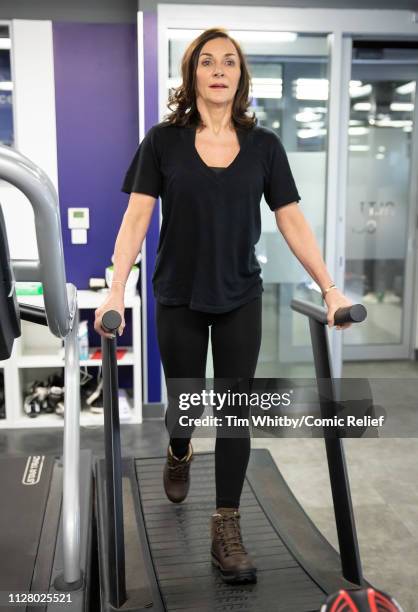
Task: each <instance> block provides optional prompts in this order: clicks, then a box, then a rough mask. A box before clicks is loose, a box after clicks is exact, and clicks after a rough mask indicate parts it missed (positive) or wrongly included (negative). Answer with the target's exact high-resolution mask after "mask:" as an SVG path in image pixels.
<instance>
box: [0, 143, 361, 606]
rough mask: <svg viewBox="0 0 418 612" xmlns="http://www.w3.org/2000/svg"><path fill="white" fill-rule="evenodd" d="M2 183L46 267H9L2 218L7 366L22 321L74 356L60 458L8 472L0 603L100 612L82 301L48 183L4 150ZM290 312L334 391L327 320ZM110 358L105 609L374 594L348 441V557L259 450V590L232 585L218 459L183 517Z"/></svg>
mask: <svg viewBox="0 0 418 612" xmlns="http://www.w3.org/2000/svg"><path fill="white" fill-rule="evenodd" d="M0 179H3V180H6V181H8V182H9V183H11V184H13V185H15V186H16V187H17V188H18V189H20V190H21V191H22V192H23V193H24V194H25V195H26V196H27V197H28V199H29V201H30V203H31V204H32V206H33V209H34V213H35V225H36V235H37V244H38V251H39V261H16V260H14V261H12V260H10V254H9V250H8V243H7V235H6V229H5V223H4V218H3V215H2V212H1V206H0V359H8V358H9V357H10V355H11V354H12V351H13V342H14V340H15V339H16V338H17V337H19V336H20V334H21V327H20V322H21V320H27V321H32V322H34V323H38V324H41V325H48V326H49V328H50V330H51V331H52V333H54V334H55V335H56V336H57V337H59V338H61V339H62V340H63V341H64V344H65V391H66V392H65V410H64V418H65V424H64V449H63V455H62V456H58V457H55V456H51V457H49V456H48V455H46V454H45V455H37V456H28V457H25V456H24V457H21V456H17V457H9V456H6V457H3V458H1V459H0V491H1V493H2V503H1V505H0V521H1V525H2V530H1V532H0V552H1V559H2V560H1V561H0V563H1V565H0V595H1V597H3V598H4V596H5V595H7V594H10V595H14V596H15V595H17V594H20V595H26V594H27V593H29V592H31V594H33V595H35V594H43V595H45V594H48V595H49V596H50V597H49V599H46V600H45V599H44V600H43V601H44V604H43V606H39V603H40V601H41V600H40V599H39V598H38V599H34V598H32V599H29V598H26V599H19V600H17V599H14V600H8V601H0V605H7V603H11V601H13V603H14V604H15V603H16V602H17V603H21V604H22V605H21V606H20V608H18V609H22V610H31V611H32V612H33V611H34V610H35V605H36V610H38V609H40V610H42V609H44V610H48V612H58V610H61V609H62V606H63V605H65V606H66V607H67V609H69V610H84V611H87V610H88V609H92V610H93V609H94V608H92V607H91V606H90V589H92V588H93V584H91V581H90V576H91V557H92V539H93V533H92V531H93V530H92V521H91V519H92V495H93V494H92V457H91V453H89V452H80V439H79V435H80V433H79V412H80V388H79V358H78V357H79V356H78V343H77V328H78V308H77V295H76V289H75V287H74V286H73V285H71V284H67V283H66V280H65V268H64V258H63V247H62V237H61V223H60V215H59V206H58V200H57V196H56V192H55V189H54V187H53V186H52V184H51V183H50V181H49V179H48V177H46V176H45V174H44V173H42V172H41V171H40V170H39V168H37V167H36V166H35V165H34V164H32V162H30V161H29V160H28V159H26V158H24V157H23V156H21V155H19V154H18V153H17V152H15V151H13V150H12V149H8V148H7V147H0ZM16 280H17V281H23V280H24V281H34V280H41V282H42V284H43V291H44V308H39V307H34V306H31V305H28V304H21V303H19V302H18V300H17V298H16V292H15V281H16ZM291 307H292V309H293V310H295V311H297V312H299V313H301V314H302V315H304V316H307V317H308V318H309V325H310V332H311V340H312V345H313V351H314V362H315V371H316V377H317V381H318V384H319V381H323V380H327V381H332V370H331V364H330V359H329V347H328V338H327V334H326V323H327V317H326V310H325V309H324V308H322V307H321V306H318V305H315V304H312V303H309V302H306V301H303V300H297V299H295V300H293V301H292V304H291ZM365 315H366V312H365V309H364V307H363V306H361V305H358V304H357V305H354V306H351V307H349V308H344V309H340V310H339V311H337V312H336V313H335V317H334V318H335V322H336V324H344V323H345V322H353V323H356V322H360V321H362V320H364V318H365ZM120 323H121V319H120V315H119V314H118V313H117V312H115V311H109V312H107V313H105V315H104V316H103V319H102V325H103V327H104V329H106V330H107V331H113V332H114V331H116V330H117V329H118V327H119V325H120ZM102 352H103V368H102V370H103V396H104V417H105V451H106V454H105V459H98V460H96V462H95V464H94V473H95V477H96V488H95V492H96V498H95V502H96V503H95V504H94V513H95V519H96V523H97V535H98V549H99V550H98V561H99V572H100V597H101V604H100V607H101V609H102V610H109V611H114V610H124V611H138V612H140V611H146V610H153V611H154V612H159V611H165V610H169V611H171V612H174V611H177V612H179V611H180V610H189V611H193V612H218V611H221V610H222V611H223V610H237V611H239V612H249V611H255V610H257V612H264V611H265V612H270V611H271V610H276V611H284V612H290V611H292V612H308V611H313V610H319V608H320V607H321V604H322V603H323V601H324V599H325V597H326V595H328V594H330V593H334V592H335V591H340V590H344V589H348V590H350V589H352V588H353V587H355V588H357V589H358V592H359V587H369V586H370V585H368V583H367V581H366V580H365V579H364V577H363V573H362V567H361V562H360V555H359V548H358V542H357V535H356V529H355V521H354V512H353V507H352V502H351V495H350V487H349V482H348V475H347V469H346V460H345V456H344V449H343V440H341V439H340V438H338V437H337V438H336V437H335V436H334V437H332V436H331V437H325V438H324V442H325V445H326V452H327V459H328V471H329V476H330V483H331V491H332V497H333V502H334V513H335V521H336V527H337V533H338V542H339V551H340V552H339V553H338V552H337V551H336V550H335V549H334V548H333V547H332V546H331V545H330V544H329V542H328V541H327V540H326V539H325V538H324V537H323V535H322V534H321V533H320V531H319V530H318V529H317V528H316V527H315V525H314V523H313V522H312V521H311V520H310V518H309V517H308V516H307V514H306V513H305V512H304V510H303V508H302V507H301V506H300V504H299V503H298V502H297V500H296V498H295V497H294V495H293V494H292V492H291V490H290V488H289V487H288V486H287V484H286V481H285V479H284V478H283V476H282V475H281V473H280V471H279V469H278V468H277V466H276V464H275V463H274V461H273V460H272V458H271V455H270V453H269V452H268V451H266V450H259V449H253V450H252V453H251V459H250V463H249V466H248V469H247V474H246V479H245V483H244V489H243V493H242V497H241V508H242V525H243V532H244V534H245V542H246V545H247V546H248V549H249V551H250V552H251V554H252V555H253V556H254V559H255V560H256V564H257V568H258V572H257V583H256V584H245V585H228V584H225V583H224V582H223V580H222V579H221V577H220V575H219V573H218V570H217V569H216V568H214V567H212V565H211V560H210V554H209V550H210V534H209V516H210V513H211V512H212V511H213V505H212V504H213V499H214V494H215V483H214V464H213V461H214V456H213V453H196V455H195V461H194V463H193V476H192V484H191V488H190V492H189V495H188V498H187V501H186V502H185V503H183V504H180V505H176V504H172V503H171V502H169V501H168V500H167V499H166V497H165V494H164V490H163V486H162V471H163V466H164V463H165V460H166V457H165V456H160V455H157V456H154V457H146V458H128V459H124V460H122V458H121V443H120V424H119V412H118V376H117V361H116V334H115V338H113V339H105V338H102ZM331 386H332V385H331ZM331 405H332V402H331ZM320 408H321V414H324V415H326V414H328V411H329V409H330V403H329V402H324V405H322V402H321V405H320ZM4 526H6V528H5V527H4ZM332 605H333V604H332ZM89 606H90V608H89ZM14 607H15V606H14ZM327 609H330V608H327Z"/></svg>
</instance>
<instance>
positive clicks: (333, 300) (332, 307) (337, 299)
mask: <svg viewBox="0 0 418 612" xmlns="http://www.w3.org/2000/svg"><path fill="white" fill-rule="evenodd" d="M324 300H325V303H326V305H327V306H328V312H327V320H328V327H332V326H333V325H334V313H335V311H336V310H338V309H339V308H343V307H346V306H352V305H353V302H352V301H351V300H349V299H348V298H347V297H346V296H345V295H344V294H343V293H341V291H340V290H339V289H331V291H328V293H327V294H326V296H325V298H324ZM351 326H352V323H345V324H344V325H336V326H335V329H348V328H349V327H351Z"/></svg>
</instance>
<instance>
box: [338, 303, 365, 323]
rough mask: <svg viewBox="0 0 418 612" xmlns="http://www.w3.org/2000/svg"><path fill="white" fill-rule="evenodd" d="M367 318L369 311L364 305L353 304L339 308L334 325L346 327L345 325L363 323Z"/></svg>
mask: <svg viewBox="0 0 418 612" xmlns="http://www.w3.org/2000/svg"><path fill="white" fill-rule="evenodd" d="M366 317H367V310H366V309H365V307H364V306H363V304H353V305H352V306H345V307H344V308H339V309H338V310H336V311H335V313H334V324H335V325H344V324H345V323H361V321H364V319H365V318H366Z"/></svg>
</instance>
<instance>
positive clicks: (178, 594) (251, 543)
mask: <svg viewBox="0 0 418 612" xmlns="http://www.w3.org/2000/svg"><path fill="white" fill-rule="evenodd" d="M164 464H165V457H156V458H147V459H136V460H135V467H136V475H137V479H138V483H139V494H140V499H141V504H142V509H143V514H144V519H145V524H146V528H147V535H148V540H149V545H150V550H151V555H152V559H153V563H154V567H155V572H156V575H157V578H158V583H159V587H160V590H161V593H162V597H163V600H164V602H165V605H166V609H167V610H169V611H170V612H179V611H180V610H190V611H193V612H218V611H219V612H221V611H226V610H228V611H231V610H233V611H235V610H236V611H237V612H238V611H239V612H247V611H250V610H251V611H257V612H271V611H272V610H275V611H283V612H308V611H313V610H315V611H317V610H319V608H320V607H321V604H322V603H323V601H324V598H325V594H324V591H323V590H322V589H321V588H319V586H318V585H317V584H316V583H315V582H313V580H312V579H311V578H310V577H309V575H308V574H307V573H306V572H305V571H304V569H303V568H301V567H300V565H299V564H298V563H297V561H296V560H295V559H294V557H293V556H292V555H291V553H290V552H289V550H288V549H287V548H286V546H285V545H284V543H283V541H282V540H281V539H280V537H279V535H278V532H277V531H276V529H275V528H274V526H273V525H272V523H271V522H270V520H269V518H268V517H267V516H266V514H265V512H264V510H263V508H262V506H261V505H260V504H259V501H258V500H257V497H256V496H255V494H254V492H253V490H252V487H251V485H250V482H249V480H248V478H246V479H245V483H244V488H243V492H242V497H241V504H240V513H241V526H242V534H243V541H244V544H245V546H246V548H247V550H248V552H249V553H250V555H251V556H252V557H253V559H254V561H255V563H256V565H257V569H258V571H257V583H256V584H243V585H228V584H225V583H224V582H223V580H222V578H221V577H220V575H219V573H218V570H217V569H216V568H215V567H213V566H212V564H211V557H210V545H211V540H210V516H211V514H212V513H213V512H214V510H215V479H214V454H213V453H195V455H194V461H193V463H192V466H191V486H190V491H189V494H188V496H187V498H186V500H185V501H184V502H183V503H181V504H173V503H171V502H170V501H169V500H168V499H167V497H166V495H165V492H164V488H163V477H162V474H163V468H164ZM271 486H272V487H274V482H272V483H271Z"/></svg>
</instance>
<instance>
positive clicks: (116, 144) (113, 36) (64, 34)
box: [53, 12, 161, 402]
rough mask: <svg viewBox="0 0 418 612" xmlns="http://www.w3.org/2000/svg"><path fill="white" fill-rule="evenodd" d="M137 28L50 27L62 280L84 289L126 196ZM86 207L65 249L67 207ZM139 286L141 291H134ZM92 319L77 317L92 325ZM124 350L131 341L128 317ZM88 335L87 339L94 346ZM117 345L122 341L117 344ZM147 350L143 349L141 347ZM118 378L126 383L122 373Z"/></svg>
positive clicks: (152, 344) (150, 39)
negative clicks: (82, 227) (82, 228)
mask: <svg viewBox="0 0 418 612" xmlns="http://www.w3.org/2000/svg"><path fill="white" fill-rule="evenodd" d="M144 32H145V34H144V48H145V62H144V63H145V104H146V106H145V109H144V111H145V129H146V131H147V130H148V129H149V128H150V127H151V126H152V125H154V124H155V123H157V122H158V98H157V82H158V81H157V15H156V13H154V12H149V13H148V12H146V13H144ZM136 36H137V35H136V25H135V24H83V23H68V22H65V23H54V24H53V38H54V69H55V104H56V123H57V149H58V151H57V157H58V181H59V199H60V208H61V219H62V233H63V241H64V254H65V261H66V273H67V281H68V282H71V283H74V284H75V285H76V286H77V287H78V288H79V289H86V288H88V279H89V278H90V277H91V276H99V277H103V276H104V271H105V267H106V266H107V265H109V264H110V258H111V256H112V253H113V247H114V244H115V240H116V236H117V233H118V230H119V227H120V224H121V221H122V217H123V214H124V212H125V210H126V206H127V203H128V198H129V196H128V195H126V194H124V193H122V192H121V191H120V187H121V184H122V180H123V177H124V174H125V172H126V170H127V168H128V165H129V163H130V161H131V159H132V157H133V154H134V152H135V150H136V148H137V146H138V66H137V38H136ZM71 206H87V207H88V208H89V209H90V227H91V229H90V230H88V243H87V244H86V245H73V244H71V236H70V230H69V229H68V227H67V209H68V208H69V207H71ZM158 235H159V222H158V206H156V208H155V212H154V215H153V218H152V220H151V224H150V227H149V230H148V233H147V270H146V279H147V295H148V300H147V313H146V317H147V330H148V334H147V336H148V344H147V355H148V401H149V402H159V401H161V393H160V389H161V378H160V355H159V351H158V345H157V339H156V330H155V318H154V296H153V293H152V285H151V277H152V273H153V269H154V265H155V253H156V250H157V245H158ZM139 288H140V285H139ZM91 315H92V313H87V312H83V317H82V318H87V319H89V320H90V318H91ZM126 323H127V327H126V330H125V332H124V336H123V344H129V343H130V342H131V326H130V321H129V315H128V316H127V319H126ZM94 334H95V332H92V333H91V337H90V340H91V341H92V342H93V343H94V344H98V342H97V338H94V337H93V335H94ZM121 343H122V342H121ZM144 348H145V347H144ZM126 369H127V368H121V370H120V372H121V374H122V375H123V379H121V380H120V382H121V385H122V386H124V382H125V383H127V384H128V385H129V381H127V380H125V379H126V376H125V371H126Z"/></svg>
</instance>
